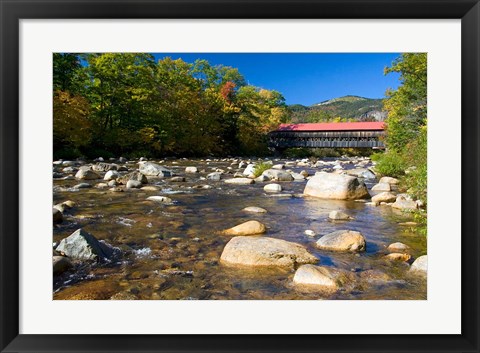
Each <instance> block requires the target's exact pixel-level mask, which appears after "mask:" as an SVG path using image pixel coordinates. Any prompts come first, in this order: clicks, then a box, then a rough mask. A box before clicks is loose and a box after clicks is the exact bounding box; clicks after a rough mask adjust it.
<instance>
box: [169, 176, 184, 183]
mask: <svg viewBox="0 0 480 353" xmlns="http://www.w3.org/2000/svg"><path fill="white" fill-rule="evenodd" d="M170 181H171V182H173V183H182V182H184V181H185V178H184V177H180V176H177V177H173V178H170Z"/></svg>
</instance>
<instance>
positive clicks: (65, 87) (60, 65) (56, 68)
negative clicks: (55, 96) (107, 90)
mask: <svg viewBox="0 0 480 353" xmlns="http://www.w3.org/2000/svg"><path fill="white" fill-rule="evenodd" d="M85 79H86V76H85V74H84V72H83V67H82V65H81V63H80V57H79V55H78V54H72V53H53V90H54V91H62V92H70V93H71V94H73V95H76V94H81V93H83V92H84V84H85Z"/></svg>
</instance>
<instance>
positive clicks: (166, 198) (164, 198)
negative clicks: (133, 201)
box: [147, 196, 172, 203]
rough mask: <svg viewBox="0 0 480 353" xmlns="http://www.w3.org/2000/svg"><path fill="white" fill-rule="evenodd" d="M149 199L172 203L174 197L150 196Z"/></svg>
mask: <svg viewBox="0 0 480 353" xmlns="http://www.w3.org/2000/svg"><path fill="white" fill-rule="evenodd" d="M147 200H148V201H154V202H160V203H172V199H171V198H169V197H166V196H150V197H147Z"/></svg>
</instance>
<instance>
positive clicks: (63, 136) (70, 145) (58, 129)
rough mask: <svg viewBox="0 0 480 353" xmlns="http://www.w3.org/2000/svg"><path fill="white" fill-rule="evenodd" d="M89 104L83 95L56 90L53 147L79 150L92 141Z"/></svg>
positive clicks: (56, 149) (55, 148) (54, 97)
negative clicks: (73, 94)
mask: <svg viewBox="0 0 480 353" xmlns="http://www.w3.org/2000/svg"><path fill="white" fill-rule="evenodd" d="M88 114H89V104H88V102H87V100H86V99H85V98H83V97H81V96H72V95H71V94H70V93H68V92H62V91H56V92H55V94H54V96H53V147H54V150H55V151H58V150H61V149H73V150H77V151H78V149H79V148H81V147H85V146H87V145H88V144H89V143H90V142H91V124H90V121H89V120H88V118H87V117H88Z"/></svg>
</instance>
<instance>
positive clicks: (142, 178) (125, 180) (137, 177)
mask: <svg viewBox="0 0 480 353" xmlns="http://www.w3.org/2000/svg"><path fill="white" fill-rule="evenodd" d="M129 180H135V181H139V182H141V183H142V184H148V179H147V177H146V176H145V175H144V174H142V173H140V172H138V171H135V172H131V173H128V174H125V175H124V176H122V177H120V178H118V179H117V183H120V184H123V185H127V183H128V181H129Z"/></svg>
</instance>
